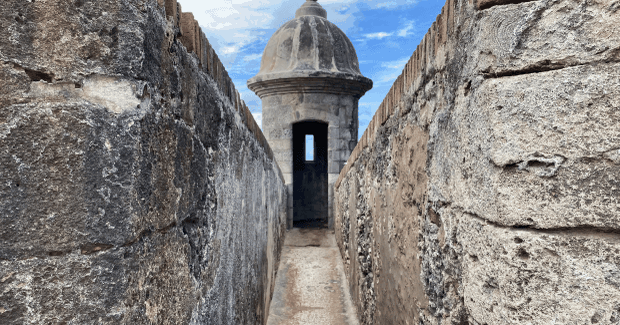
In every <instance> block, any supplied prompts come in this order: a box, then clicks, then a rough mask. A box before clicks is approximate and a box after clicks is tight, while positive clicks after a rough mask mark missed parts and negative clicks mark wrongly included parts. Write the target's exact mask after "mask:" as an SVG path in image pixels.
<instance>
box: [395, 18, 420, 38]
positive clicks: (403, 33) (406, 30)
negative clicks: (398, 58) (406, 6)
mask: <svg viewBox="0 0 620 325" xmlns="http://www.w3.org/2000/svg"><path fill="white" fill-rule="evenodd" d="M415 32H416V27H415V21H410V22H408V23H407V25H405V27H403V28H402V29H401V30H399V31H398V36H400V37H407V36H409V35H411V34H413V33H415Z"/></svg>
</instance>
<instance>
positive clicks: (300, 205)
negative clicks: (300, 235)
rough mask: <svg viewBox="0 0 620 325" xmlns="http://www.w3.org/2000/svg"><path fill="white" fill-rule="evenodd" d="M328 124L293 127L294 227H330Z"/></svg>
mask: <svg viewBox="0 0 620 325" xmlns="http://www.w3.org/2000/svg"><path fill="white" fill-rule="evenodd" d="M327 204H328V198H327V124H325V123H321V122H299V123H295V124H293V226H295V227H302V228H305V227H327V213H328V212H327V211H328V210H327V207H328V206H327Z"/></svg>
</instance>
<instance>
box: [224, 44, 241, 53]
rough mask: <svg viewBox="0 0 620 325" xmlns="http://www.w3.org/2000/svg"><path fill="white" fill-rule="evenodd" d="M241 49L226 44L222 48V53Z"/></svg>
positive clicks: (235, 51)
mask: <svg viewBox="0 0 620 325" xmlns="http://www.w3.org/2000/svg"><path fill="white" fill-rule="evenodd" d="M237 51H239V49H238V48H237V47H236V46H226V47H223V48H222V54H233V53H237Z"/></svg>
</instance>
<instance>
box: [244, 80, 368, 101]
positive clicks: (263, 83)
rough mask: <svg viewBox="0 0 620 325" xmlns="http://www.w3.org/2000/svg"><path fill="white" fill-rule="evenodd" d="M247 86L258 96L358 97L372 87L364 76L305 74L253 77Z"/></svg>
mask: <svg viewBox="0 0 620 325" xmlns="http://www.w3.org/2000/svg"><path fill="white" fill-rule="evenodd" d="M360 77H361V76H360ZM248 88H249V89H250V90H252V91H253V92H255V93H256V95H258V97H260V98H263V97H266V96H273V95H284V94H293V93H304V94H308V93H320V94H337V95H353V96H354V97H356V98H360V97H362V96H363V95H364V94H365V93H366V92H367V91H368V90H370V89H371V88H372V80H370V79H368V78H366V77H361V78H355V79H340V78H330V77H307V76H306V77H289V78H279V79H268V80H256V78H253V79H250V80H249V81H248Z"/></svg>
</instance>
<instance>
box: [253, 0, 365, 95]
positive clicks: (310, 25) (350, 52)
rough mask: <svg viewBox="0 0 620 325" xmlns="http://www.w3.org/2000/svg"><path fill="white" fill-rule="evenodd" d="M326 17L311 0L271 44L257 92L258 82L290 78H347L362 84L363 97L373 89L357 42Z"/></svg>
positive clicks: (264, 60)
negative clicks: (358, 55) (356, 51)
mask: <svg viewBox="0 0 620 325" xmlns="http://www.w3.org/2000/svg"><path fill="white" fill-rule="evenodd" d="M326 17H327V13H326V11H325V9H323V7H321V5H320V4H318V3H317V2H316V0H307V2H306V3H305V4H304V5H302V6H301V8H299V9H298V10H297V12H296V14H295V18H294V19H293V20H291V21H289V22H287V23H285V24H284V25H283V26H282V27H280V29H278V30H277V31H276V32H275V33H274V34H273V36H272V37H271V39H270V40H269V42H268V43H267V47H266V48H265V51H264V52H263V58H262V61H261V67H260V71H259V73H258V74H257V75H256V76H255V77H253V78H252V79H250V80H248V86H249V88H250V89H252V90H254V91H256V88H258V86H257V85H256V84H257V83H261V82H262V84H263V85H264V82H266V81H269V80H279V79H287V78H330V79H332V78H334V79H345V80H348V81H353V82H355V83H356V84H359V85H358V86H359V87H361V88H360V89H359V90H363V91H362V93H361V94H360V96H361V95H363V93H365V92H366V91H368V90H369V89H370V88H372V81H371V80H370V79H368V78H366V77H364V76H362V74H361V72H360V69H359V63H358V60H357V54H356V53H355V48H354V47H353V44H352V43H351V41H350V40H349V38H348V37H347V36H346V35H345V33H344V32H343V31H342V30H340V28H338V27H337V26H336V25H334V24H332V23H331V22H329V21H328V20H327V19H326ZM259 96H260V94H259Z"/></svg>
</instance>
